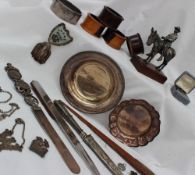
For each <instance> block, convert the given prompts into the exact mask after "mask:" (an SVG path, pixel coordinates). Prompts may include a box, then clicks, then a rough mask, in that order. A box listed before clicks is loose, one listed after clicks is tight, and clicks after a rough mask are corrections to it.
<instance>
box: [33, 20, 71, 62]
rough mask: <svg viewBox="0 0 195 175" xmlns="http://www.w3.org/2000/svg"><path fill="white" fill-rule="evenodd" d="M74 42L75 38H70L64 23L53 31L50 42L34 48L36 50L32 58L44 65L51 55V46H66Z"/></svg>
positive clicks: (39, 44)
mask: <svg viewBox="0 0 195 175" xmlns="http://www.w3.org/2000/svg"><path fill="white" fill-rule="evenodd" d="M72 40H73V38H72V37H71V36H70V34H69V31H68V30H67V29H66V26H65V24H64V23H61V24H58V25H57V26H56V27H54V28H53V30H52V31H51V33H50V35H49V38H48V42H42V43H38V44H37V45H36V46H35V47H34V49H33V50H32V52H31V54H32V57H33V58H34V59H35V60H36V61H37V62H39V63H40V64H43V63H45V62H46V61H47V59H48V58H49V56H50V55H51V45H55V46H64V45H66V44H68V43H70V42H71V41H72Z"/></svg>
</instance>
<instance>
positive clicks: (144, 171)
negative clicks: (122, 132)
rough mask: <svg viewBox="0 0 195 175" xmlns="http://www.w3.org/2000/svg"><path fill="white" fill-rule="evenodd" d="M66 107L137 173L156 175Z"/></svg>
mask: <svg viewBox="0 0 195 175" xmlns="http://www.w3.org/2000/svg"><path fill="white" fill-rule="evenodd" d="M65 106H66V107H67V108H68V109H69V110H70V111H71V112H72V113H73V114H74V115H75V116H76V117H77V118H79V119H80V120H81V121H82V122H83V123H85V124H86V125H87V126H88V127H89V128H90V129H91V130H92V131H93V132H94V133H95V134H97V135H98V136H99V137H100V138H101V139H102V140H103V141H104V142H105V143H107V144H108V145H109V146H110V147H111V148H112V149H113V150H114V151H116V152H117V153H118V154H119V155H120V156H121V157H122V158H123V159H124V160H126V161H127V162H128V163H129V165H131V166H132V167H133V168H134V169H135V170H136V171H138V172H139V173H141V174H142V175H155V174H154V173H153V172H152V171H151V170H150V169H149V168H147V167H146V166H145V165H144V164H143V163H141V162H140V161H139V160H137V159H135V158H134V157H133V156H132V155H130V154H129V153H128V152H127V151H125V150H124V149H122V148H121V147H120V146H119V145H117V144H116V143H115V142H113V141H112V140H111V139H110V138H108V137H107V136H106V135H105V134H103V133H102V132H101V131H100V130H98V129H97V128H96V127H94V126H93V125H92V124H91V123H89V122H88V121H87V120H85V119H84V118H83V117H82V116H81V115H79V114H78V113H77V112H76V111H75V110H73V109H72V108H71V107H69V106H68V105H66V104H65Z"/></svg>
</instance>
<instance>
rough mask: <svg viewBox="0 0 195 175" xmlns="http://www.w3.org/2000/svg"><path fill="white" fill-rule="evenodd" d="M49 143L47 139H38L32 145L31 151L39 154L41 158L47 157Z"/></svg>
mask: <svg viewBox="0 0 195 175" xmlns="http://www.w3.org/2000/svg"><path fill="white" fill-rule="evenodd" d="M48 148H49V143H48V141H47V140H46V139H44V140H43V139H42V138H41V137H36V139H34V140H33V141H32V143H31V145H30V148H29V149H30V150H31V151H33V152H34V153H36V154H38V155H39V156H41V157H45V154H46V153H47V152H48Z"/></svg>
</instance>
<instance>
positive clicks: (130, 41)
mask: <svg viewBox="0 0 195 175" xmlns="http://www.w3.org/2000/svg"><path fill="white" fill-rule="evenodd" d="M127 47H128V49H129V53H130V55H131V56H134V55H137V54H140V53H144V45H143V42H142V39H141V36H140V34H139V33H137V34H135V35H132V36H129V37H127Z"/></svg>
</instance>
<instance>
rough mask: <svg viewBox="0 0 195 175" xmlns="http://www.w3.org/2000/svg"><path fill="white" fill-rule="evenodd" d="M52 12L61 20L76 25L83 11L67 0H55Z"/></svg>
mask: <svg viewBox="0 0 195 175" xmlns="http://www.w3.org/2000/svg"><path fill="white" fill-rule="evenodd" d="M51 10H52V11H53V12H54V13H55V14H56V15H57V16H58V17H59V18H61V19H63V20H65V21H67V22H69V23H71V24H76V23H77V22H78V20H79V19H80V17H81V15H82V13H81V11H80V10H79V9H78V8H77V7H76V6H75V5H73V4H72V3H70V2H69V1H67V0H54V1H53V3H52V5H51Z"/></svg>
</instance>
